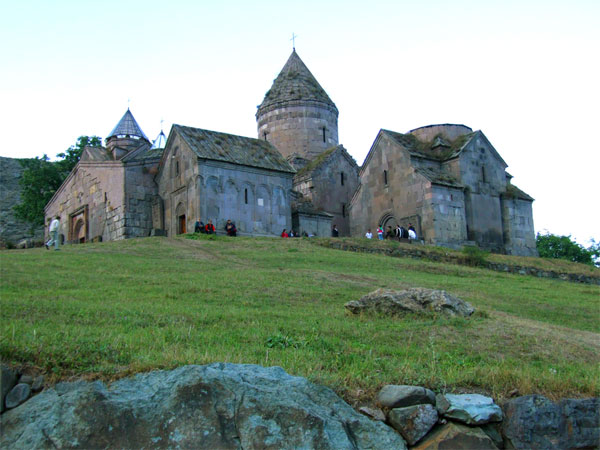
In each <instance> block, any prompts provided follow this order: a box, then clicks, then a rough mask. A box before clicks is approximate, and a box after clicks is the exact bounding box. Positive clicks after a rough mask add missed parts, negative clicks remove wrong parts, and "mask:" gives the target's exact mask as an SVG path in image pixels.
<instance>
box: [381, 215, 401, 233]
mask: <svg viewBox="0 0 600 450" xmlns="http://www.w3.org/2000/svg"><path fill="white" fill-rule="evenodd" d="M397 223H398V221H397V220H396V219H395V218H394V215H393V214H392V213H391V212H386V213H385V214H383V216H381V219H379V226H380V227H382V228H383V229H384V230H385V229H386V228H387V227H388V226H391V227H392V228H395V227H396V224H397Z"/></svg>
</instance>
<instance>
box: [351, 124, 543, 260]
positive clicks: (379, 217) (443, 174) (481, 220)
mask: <svg viewBox="0 0 600 450" xmlns="http://www.w3.org/2000/svg"><path fill="white" fill-rule="evenodd" d="M506 167H507V164H506V163H505V162H504V160H503V159H502V157H501V156H500V155H499V154H498V152H497V151H496V149H495V148H494V147H493V146H492V144H491V143H490V142H489V141H488V139H487V138H486V136H485V135H484V134H483V133H482V132H481V131H475V132H474V131H473V130H472V129H471V128H469V127H466V126H464V125H451V124H445V125H429V126H425V127H422V128H417V129H415V130H412V131H410V132H408V133H405V134H402V133H397V132H394V131H389V130H380V131H379V134H378V135H377V138H376V139H375V142H374V143H373V145H372V147H371V150H370V151H369V153H368V155H367V157H366V158H365V162H364V163H363V166H362V168H361V172H360V186H359V187H358V189H357V191H356V193H355V195H354V198H353V199H352V205H351V223H352V234H355V235H359V234H360V233H362V232H363V230H364V229H366V228H369V227H371V228H372V227H375V226H378V225H381V226H383V227H384V228H386V227H387V226H388V225H391V226H392V227H394V228H395V226H396V225H397V224H398V225H401V226H404V227H405V228H407V227H408V225H409V224H412V225H413V226H414V227H415V229H416V232H417V235H418V236H419V237H420V238H421V239H422V240H424V241H425V242H426V243H428V244H433V245H442V246H448V247H455V248H458V247H460V246H462V245H465V244H477V245H478V246H480V247H482V248H485V249H489V250H492V251H495V252H501V253H508V254H514V255H523V256H533V255H537V250H536V246H535V233H534V228H533V215H532V209H531V204H532V202H533V199H532V198H531V197H530V196H529V195H527V194H526V193H524V192H523V191H521V190H520V189H519V188H517V187H516V186H514V185H513V184H511V181H510V180H511V175H510V174H508V173H507V172H506Z"/></svg>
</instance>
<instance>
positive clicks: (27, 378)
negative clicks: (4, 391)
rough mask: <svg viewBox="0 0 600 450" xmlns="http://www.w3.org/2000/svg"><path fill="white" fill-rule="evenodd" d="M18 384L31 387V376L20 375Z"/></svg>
mask: <svg viewBox="0 0 600 450" xmlns="http://www.w3.org/2000/svg"><path fill="white" fill-rule="evenodd" d="M19 383H25V384H29V385H32V384H33V377H32V376H31V375H21V378H19Z"/></svg>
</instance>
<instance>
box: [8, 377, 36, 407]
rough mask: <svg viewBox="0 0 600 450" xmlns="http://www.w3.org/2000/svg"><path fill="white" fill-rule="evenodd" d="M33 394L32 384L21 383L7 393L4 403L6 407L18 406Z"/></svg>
mask: <svg viewBox="0 0 600 450" xmlns="http://www.w3.org/2000/svg"><path fill="white" fill-rule="evenodd" d="M30 395H31V386H29V385H28V384H26V383H19V384H17V385H16V386H15V387H14V388H12V389H11V390H10V392H9V393H8V394H6V399H4V404H5V405H6V409H11V408H16V407H17V406H19V405H20V404H21V403H23V402H25V401H26V400H27V399H28V398H29V396H30Z"/></svg>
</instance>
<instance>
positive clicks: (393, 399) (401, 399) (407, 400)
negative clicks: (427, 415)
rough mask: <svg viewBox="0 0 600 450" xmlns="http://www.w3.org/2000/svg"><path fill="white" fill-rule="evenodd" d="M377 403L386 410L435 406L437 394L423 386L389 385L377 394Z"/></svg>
mask: <svg viewBox="0 0 600 450" xmlns="http://www.w3.org/2000/svg"><path fill="white" fill-rule="evenodd" d="M377 401H378V402H379V404H380V405H381V406H383V407H385V408H402V407H405V406H413V405H421V404H423V403H429V404H430V405H435V394H434V393H433V392H432V391H430V390H429V389H426V388H424V387H421V386H404V385H396V384H388V385H387V386H384V387H383V388H381V390H380V391H379V394H377Z"/></svg>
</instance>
